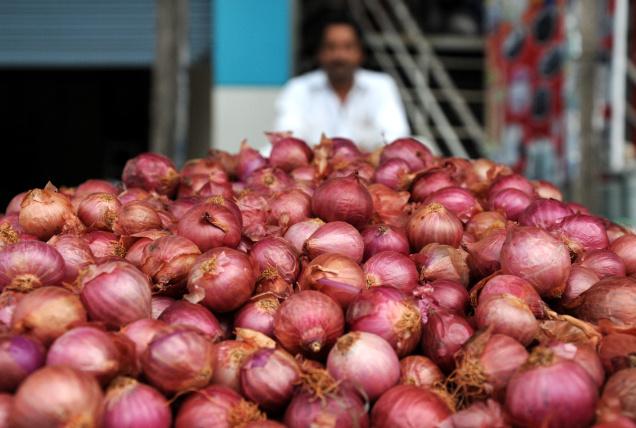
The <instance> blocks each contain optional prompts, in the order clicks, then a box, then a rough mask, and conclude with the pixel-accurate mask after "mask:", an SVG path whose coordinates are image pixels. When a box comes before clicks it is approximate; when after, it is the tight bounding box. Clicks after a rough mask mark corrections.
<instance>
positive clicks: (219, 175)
mask: <svg viewBox="0 0 636 428" xmlns="http://www.w3.org/2000/svg"><path fill="white" fill-rule="evenodd" d="M193 175H207V176H208V177H209V178H210V180H214V181H229V177H228V173H227V171H225V169H224V166H223V165H222V164H221V162H219V161H217V160H215V159H210V158H204V159H190V160H189V161H187V162H186V163H185V164H184V165H183V168H181V177H192V176H193Z"/></svg>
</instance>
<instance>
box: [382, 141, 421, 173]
mask: <svg viewBox="0 0 636 428" xmlns="http://www.w3.org/2000/svg"><path fill="white" fill-rule="evenodd" d="M389 159H402V160H403V161H405V162H406V163H407V164H408V165H409V168H410V169H411V171H419V170H421V169H426V168H428V167H429V166H431V165H432V164H433V154H432V153H431V151H430V150H429V149H428V147H426V146H425V145H424V144H422V143H421V142H420V141H418V140H416V139H415V138H398V139H397V140H394V141H393V142H392V143H391V144H388V145H386V146H384V148H383V149H382V156H381V157H380V163H384V162H386V161H388V160H389Z"/></svg>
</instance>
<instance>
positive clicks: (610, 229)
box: [606, 220, 633, 244]
mask: <svg viewBox="0 0 636 428" xmlns="http://www.w3.org/2000/svg"><path fill="white" fill-rule="evenodd" d="M606 230H607V238H608V239H609V242H610V244H613V243H614V241H616V240H617V239H618V238H620V237H622V236H625V235H631V234H633V231H631V230H627V229H626V228H624V227H623V226H621V225H618V224H616V223H612V222H611V221H609V220H607V229H606Z"/></svg>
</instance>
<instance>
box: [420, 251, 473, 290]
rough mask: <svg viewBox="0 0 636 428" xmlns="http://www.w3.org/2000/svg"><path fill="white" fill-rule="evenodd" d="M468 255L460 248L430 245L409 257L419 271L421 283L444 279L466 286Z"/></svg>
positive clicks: (468, 272)
mask: <svg viewBox="0 0 636 428" xmlns="http://www.w3.org/2000/svg"><path fill="white" fill-rule="evenodd" d="M467 258H468V253H466V252H465V251H464V250H462V249H460V248H453V247H451V246H449V245H441V244H437V243H430V244H428V245H427V246H425V247H424V248H422V249H421V250H420V252H419V253H417V254H414V255H411V259H413V261H415V263H416V264H417V266H418V267H419V269H420V280H421V281H436V280H440V279H445V280H449V281H457V282H459V283H461V284H462V285H464V286H467V285H468V280H469V274H470V271H469V268H468V264H467V263H466V260H467Z"/></svg>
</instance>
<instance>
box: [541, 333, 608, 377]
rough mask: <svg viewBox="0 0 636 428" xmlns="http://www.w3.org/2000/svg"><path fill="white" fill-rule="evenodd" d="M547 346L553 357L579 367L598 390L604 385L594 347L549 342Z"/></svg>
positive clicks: (601, 370) (602, 372)
mask: <svg viewBox="0 0 636 428" xmlns="http://www.w3.org/2000/svg"><path fill="white" fill-rule="evenodd" d="M547 346H548V348H550V350H551V351H552V352H554V354H555V355H557V356H559V357H561V358H563V359H566V360H572V361H574V362H575V363H577V364H578V365H580V366H581V367H582V368H583V369H584V370H585V371H586V372H587V374H588V375H590V378H591V379H592V380H593V381H594V383H595V384H596V386H597V387H598V388H600V387H601V386H603V383H605V372H604V371H603V364H602V363H601V359H600V358H599V355H598V354H597V352H596V348H595V347H594V346H592V345H589V344H586V343H564V342H551V343H549V344H548V345H547Z"/></svg>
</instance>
